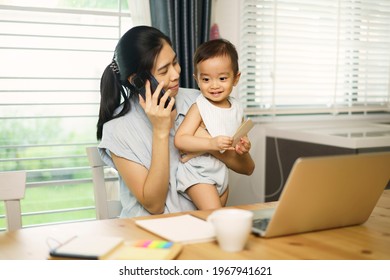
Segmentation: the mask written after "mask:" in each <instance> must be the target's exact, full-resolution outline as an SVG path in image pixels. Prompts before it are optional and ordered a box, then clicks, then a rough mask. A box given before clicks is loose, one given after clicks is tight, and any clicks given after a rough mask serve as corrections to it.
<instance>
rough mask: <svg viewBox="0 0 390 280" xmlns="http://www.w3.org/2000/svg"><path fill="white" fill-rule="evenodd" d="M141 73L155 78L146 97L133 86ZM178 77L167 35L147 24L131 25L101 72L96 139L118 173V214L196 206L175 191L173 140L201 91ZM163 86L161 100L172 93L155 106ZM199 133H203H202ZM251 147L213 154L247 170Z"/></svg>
mask: <svg viewBox="0 0 390 280" xmlns="http://www.w3.org/2000/svg"><path fill="white" fill-rule="evenodd" d="M143 72H149V73H151V74H152V75H153V76H154V77H155V78H156V80H157V81H158V82H159V85H158V87H157V89H156V90H155V92H154V93H152V92H151V90H150V83H149V82H148V81H147V82H146V92H145V99H143V98H142V97H141V95H139V94H138V92H137V88H136V86H134V78H135V77H136V74H140V73H143ZM179 76H180V65H179V64H178V62H177V57H176V54H175V52H174V51H173V49H172V46H171V41H170V39H169V38H168V37H167V36H166V35H164V34H163V33H162V32H161V31H159V30H158V29H155V28H153V27H149V26H137V27H134V28H132V29H130V30H129V31H127V32H126V33H125V34H124V35H123V36H122V38H121V39H120V40H119V42H118V44H117V46H116V49H115V54H114V58H113V61H112V63H111V64H110V65H108V66H107V67H106V69H105V71H104V73H103V75H102V79H101V85H100V91H101V101H100V112H99V120H98V124H97V127H98V129H97V138H98V139H99V140H101V142H100V144H99V151H100V153H101V156H102V159H103V161H104V162H105V163H106V164H108V165H109V166H112V167H114V168H116V169H117V170H118V173H119V175H120V176H119V177H120V178H119V181H120V197H121V202H122V206H123V210H122V213H121V217H134V216H145V215H150V214H161V213H171V212H179V211H187V210H194V209H195V206H194V205H193V204H192V202H191V201H189V200H187V199H186V198H185V197H184V196H181V195H179V194H178V193H177V191H176V184H177V183H176V171H177V166H178V163H179V160H180V155H179V152H178V150H177V149H176V148H175V147H174V143H173V139H174V132H175V128H177V127H178V125H179V124H180V123H181V121H182V120H183V118H184V116H185V114H186V112H187V110H188V108H189V107H190V106H191V105H192V103H194V101H195V99H196V97H197V96H198V95H199V91H197V90H194V89H183V88H179ZM162 89H164V90H165V94H164V95H163V97H162V98H161V101H160V103H161V104H165V103H166V101H167V100H168V97H170V101H169V103H168V105H167V107H166V108H164V106H159V105H158V96H159V94H160V92H161V90H162ZM121 96H122V98H123V102H122V103H121ZM120 103H121V104H120ZM174 105H175V109H173V108H174ZM200 133H201V134H202V135H204V136H205V137H207V133H206V132H204V131H200ZM249 149H250V143H249V141H246V140H244V139H243V143H241V144H240V145H237V148H236V150H235V151H230V152H229V153H224V154H222V155H218V154H217V153H216V155H215V156H217V157H218V158H219V159H221V160H222V161H223V162H225V164H226V165H227V166H228V167H229V168H231V169H232V170H234V171H236V172H238V173H242V174H251V173H252V172H253V169H254V163H253V160H252V158H251V157H250V155H249V153H248V151H249ZM201 152H207V151H201Z"/></svg>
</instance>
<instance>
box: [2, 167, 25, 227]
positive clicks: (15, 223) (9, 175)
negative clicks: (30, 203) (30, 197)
mask: <svg viewBox="0 0 390 280" xmlns="http://www.w3.org/2000/svg"><path fill="white" fill-rule="evenodd" d="M25 191H26V172H25V171H10V172H0V200H2V201H4V205H5V218H6V220H7V230H9V231H11V230H17V229H20V228H22V212H21V208H20V200H21V199H23V198H24V194H25Z"/></svg>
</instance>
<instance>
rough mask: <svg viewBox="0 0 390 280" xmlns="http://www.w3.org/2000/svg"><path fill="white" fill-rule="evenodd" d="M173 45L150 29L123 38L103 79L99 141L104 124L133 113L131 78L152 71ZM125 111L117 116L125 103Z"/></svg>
mask: <svg viewBox="0 0 390 280" xmlns="http://www.w3.org/2000/svg"><path fill="white" fill-rule="evenodd" d="M164 43H168V44H169V45H172V43H171V40H170V39H169V37H168V36H166V35H165V34H164V33H162V32H161V31H160V30H158V29H156V28H153V27H150V26H136V27H133V28H131V29H130V30H129V31H127V32H126V33H125V34H124V35H123V36H122V38H120V40H119V42H118V44H117V46H116V48H115V53H114V57H113V60H112V62H111V63H110V64H109V65H108V66H107V67H106V69H105V70H104V72H103V75H102V77H101V80H100V109H99V120H98V123H97V133H96V136H97V139H98V140H100V139H102V136H103V125H104V124H105V123H106V122H108V121H110V120H112V119H114V118H118V117H121V116H123V115H125V114H126V113H127V112H129V110H130V102H129V98H130V97H131V96H134V98H136V100H138V98H137V96H136V95H135V94H133V93H134V87H133V86H132V85H131V84H130V83H129V81H128V78H129V76H131V75H132V74H134V73H140V72H142V71H150V70H151V69H152V68H153V65H154V62H155V60H156V57H157V55H158V54H159V53H160V51H161V49H162V48H163V44H164ZM121 97H123V99H124V101H123V108H122V110H121V111H120V112H119V113H116V114H115V115H114V111H115V109H117V108H118V107H119V105H120V104H121Z"/></svg>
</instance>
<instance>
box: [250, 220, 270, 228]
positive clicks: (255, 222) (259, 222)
mask: <svg viewBox="0 0 390 280" xmlns="http://www.w3.org/2000/svg"><path fill="white" fill-rule="evenodd" d="M269 220H270V219H269V218H262V219H254V220H253V227H254V228H257V229H259V230H263V231H265V230H266V228H267V226H268V223H269Z"/></svg>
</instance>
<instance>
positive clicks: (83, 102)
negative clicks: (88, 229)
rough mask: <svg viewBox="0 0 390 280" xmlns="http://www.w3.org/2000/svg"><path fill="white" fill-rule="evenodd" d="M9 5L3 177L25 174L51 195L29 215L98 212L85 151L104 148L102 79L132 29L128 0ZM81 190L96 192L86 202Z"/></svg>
mask: <svg viewBox="0 0 390 280" xmlns="http://www.w3.org/2000/svg"><path fill="white" fill-rule="evenodd" d="M7 3H9V5H6V4H7ZM2 4H4V5H0V30H1V31H0V61H1V65H2V67H0V131H1V133H0V172H1V171H12V170H26V171H27V189H28V190H27V191H29V190H31V189H35V188H41V189H45V191H44V192H41V194H43V193H44V195H45V196H42V195H41V196H40V197H33V194H31V195H29V194H27V195H26V199H24V200H23V202H22V203H25V205H26V208H24V209H25V210H24V212H25V211H27V212H30V211H33V212H34V213H33V214H34V215H41V214H42V213H54V212H58V211H63V212H66V211H68V210H66V209H65V208H79V209H83V208H91V209H92V211H93V208H94V202H93V191H92V190H93V188H92V181H91V171H90V167H89V165H88V161H87V158H86V151H85V147H86V146H91V145H96V144H97V140H96V123H97V117H98V112H99V102H100V93H99V84H100V77H101V74H102V73H103V70H104V69H105V67H106V66H107V65H108V64H109V63H110V62H111V59H112V56H113V50H114V49H115V46H116V43H117V41H118V39H119V37H120V36H121V35H122V34H123V33H124V32H126V31H127V30H128V29H129V28H130V27H131V26H132V22H131V18H130V13H129V11H128V8H127V1H120V0H106V1H86V2H85V1H79V2H77V1H68V0H63V1H52V3H48V1H18V0H13V1H2ZM122 9H123V11H122ZM81 189H84V190H85V189H88V190H89V191H88V192H89V195H88V197H87V198H86V197H83V195H84V194H85V193H86V192H84V191H82V193H83V194H82V193H81V192H80V190H81ZM69 191H70V192H73V195H72V196H71V197H69ZM65 193H67V194H65ZM31 205H32V206H33V207H30V206H31ZM22 206H23V205H22ZM85 206H87V207H85ZM0 208H1V207H0ZM0 210H1V209H0ZM22 210H23V209H22ZM0 212H1V211H0ZM0 214H1V213H0ZM24 215H25V216H29V215H31V213H30V214H29V213H24ZM0 216H1V215H0ZM80 216H83V215H79V216H77V215H76V216H75V215H69V217H64V216H61V217H60V218H57V217H54V218H53V219H50V218H47V219H45V218H42V219H41V220H40V221H41V222H42V223H44V222H48V221H50V220H51V221H58V220H60V221H63V220H65V219H70V220H74V219H76V218H75V217H80ZM87 216H88V215H87ZM90 216H91V214H89V217H90ZM93 216H94V213H92V217H93ZM84 217H86V216H85V215H84ZM34 221H37V219H35V220H34ZM28 223H29V222H27V224H28ZM0 227H1V221H0Z"/></svg>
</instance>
